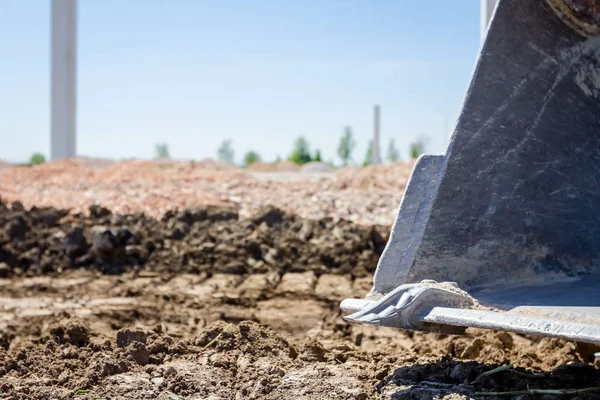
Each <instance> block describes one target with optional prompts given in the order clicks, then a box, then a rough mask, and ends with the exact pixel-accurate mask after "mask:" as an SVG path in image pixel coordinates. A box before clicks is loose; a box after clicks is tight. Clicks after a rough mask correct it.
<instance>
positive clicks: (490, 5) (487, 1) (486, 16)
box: [479, 0, 498, 42]
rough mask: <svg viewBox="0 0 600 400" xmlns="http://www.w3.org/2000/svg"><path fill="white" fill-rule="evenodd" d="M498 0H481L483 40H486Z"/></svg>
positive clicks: (480, 23) (480, 24) (480, 16)
mask: <svg viewBox="0 0 600 400" xmlns="http://www.w3.org/2000/svg"><path fill="white" fill-rule="evenodd" d="M497 2H498V0H480V1H479V35H480V38H481V42H483V41H484V40H485V36H486V34H487V28H488V24H489V23H490V19H492V14H493V12H494V8H495V7H496V3H497Z"/></svg>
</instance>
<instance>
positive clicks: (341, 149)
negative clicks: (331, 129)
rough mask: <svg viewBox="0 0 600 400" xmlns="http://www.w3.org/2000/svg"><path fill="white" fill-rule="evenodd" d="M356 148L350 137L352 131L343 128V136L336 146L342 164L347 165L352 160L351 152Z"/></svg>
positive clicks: (351, 136)
mask: <svg viewBox="0 0 600 400" xmlns="http://www.w3.org/2000/svg"><path fill="white" fill-rule="evenodd" d="M355 146H356V142H355V141H354V138H353V135H352V129H351V128H350V127H349V126H347V127H346V128H344V134H343V135H342V137H341V138H340V143H339V145H338V150H337V153H338V157H339V158H340V159H341V160H342V164H344V165H348V163H349V162H350V161H351V160H352V152H353V151H354V147H355Z"/></svg>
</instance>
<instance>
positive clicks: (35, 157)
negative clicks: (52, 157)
mask: <svg viewBox="0 0 600 400" xmlns="http://www.w3.org/2000/svg"><path fill="white" fill-rule="evenodd" d="M45 162H46V157H44V155H43V154H42V153H34V154H32V155H31V157H29V164H33V165H39V164H43V163H45Z"/></svg>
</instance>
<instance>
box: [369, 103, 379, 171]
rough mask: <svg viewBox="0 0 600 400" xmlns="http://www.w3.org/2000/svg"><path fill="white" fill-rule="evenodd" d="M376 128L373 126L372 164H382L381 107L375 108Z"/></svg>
mask: <svg viewBox="0 0 600 400" xmlns="http://www.w3.org/2000/svg"><path fill="white" fill-rule="evenodd" d="M374 117H375V118H374V119H375V120H374V126H373V149H372V151H371V164H373V165H377V164H381V157H380V156H379V106H375V115H374Z"/></svg>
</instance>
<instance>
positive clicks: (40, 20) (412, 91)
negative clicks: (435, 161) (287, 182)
mask: <svg viewBox="0 0 600 400" xmlns="http://www.w3.org/2000/svg"><path fill="white" fill-rule="evenodd" d="M78 24H79V25H78V29H79V32H78V33H79V36H78V57H79V58H78V74H79V75H78V142H77V150H78V154H80V155H86V156H94V157H107V158H130V157H136V158H150V157H153V155H154V146H155V144H156V143H158V142H166V143H168V145H169V148H170V152H171V155H172V156H173V157H176V158H182V159H203V158H205V157H214V156H215V155H216V150H217V148H218V147H219V144H220V143H221V141H223V140H224V139H228V138H229V139H231V140H232V141H233V145H234V149H235V151H236V158H237V159H238V160H241V158H242V156H243V153H245V152H246V151H248V150H256V151H258V152H259V153H260V154H261V155H262V156H263V158H264V159H267V160H268V159H274V158H275V157H276V156H278V155H280V156H282V157H285V156H287V155H288V154H289V153H290V152H291V148H292V144H293V141H294V139H295V138H296V137H298V136H300V135H303V136H304V137H306V138H307V139H308V141H309V142H310V144H311V148H312V149H317V148H319V149H320V150H321V152H322V153H323V155H324V158H325V159H332V160H334V161H337V157H336V148H337V143H338V140H339V137H340V135H341V134H342V132H343V128H344V126H346V125H348V126H351V127H352V128H353V131H354V134H355V138H356V140H357V142H358V145H357V149H356V151H355V153H354V157H355V159H357V161H362V159H363V158H364V153H365V150H366V147H367V143H368V140H369V138H370V137H371V135H372V126H373V106H374V105H375V104H379V105H380V106H381V118H382V127H381V135H382V148H383V149H382V150H383V151H385V146H386V144H387V142H388V140H389V139H390V138H394V139H395V140H396V142H397V143H398V145H399V147H400V150H401V154H402V156H403V158H404V159H406V158H407V155H408V146H409V143H410V142H411V141H413V140H415V139H416V138H417V137H419V135H425V136H428V137H429V145H428V148H427V150H428V152H430V153H442V152H443V151H444V149H445V146H446V141H447V140H448V135H449V130H450V129H451V127H452V125H453V123H454V120H455V119H456V116H457V114H458V111H459V109H460V106H461V102H462V99H463V96H464V93H465V90H466V88H467V84H468V81H469V77H470V75H471V72H472V70H473V67H474V63H475V59H476V56H477V51H478V49H479V1H477V0H454V1H448V0H430V1H427V2H425V1H408V0H373V1H366V0H361V1H359V0H277V1H275V0H256V1H248V0H211V1H208V0H187V1H184V0H169V1H166V0H127V1H123V0H79V21H78ZM49 50H50V1H49V0H0V55H1V56H0V60H1V61H0V139H1V140H2V145H1V146H0V159H2V160H5V161H23V160H26V159H28V158H29V156H30V155H31V154H32V153H34V152H42V153H44V154H45V155H49V147H50V132H49V107H50V104H49V97H50V94H49V87H50V82H49V75H50V53H49Z"/></svg>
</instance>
